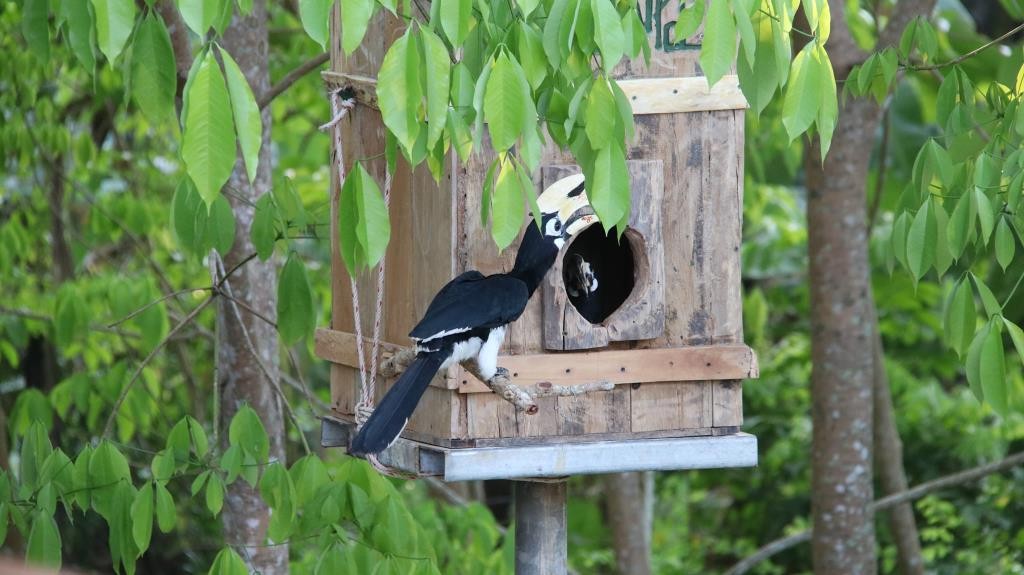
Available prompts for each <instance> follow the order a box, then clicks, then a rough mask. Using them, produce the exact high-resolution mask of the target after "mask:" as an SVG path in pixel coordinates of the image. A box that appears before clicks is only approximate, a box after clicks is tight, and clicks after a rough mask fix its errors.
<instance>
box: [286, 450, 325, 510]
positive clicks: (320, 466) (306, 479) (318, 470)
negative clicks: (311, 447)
mask: <svg viewBox="0 0 1024 575" xmlns="http://www.w3.org/2000/svg"><path fill="white" fill-rule="evenodd" d="M288 475H289V476H291V478H292V484H294V485H295V504H296V506H298V507H302V506H303V505H305V504H306V502H307V501H309V500H310V499H312V498H313V495H314V494H315V493H316V492H317V490H318V489H320V487H321V486H323V485H327V484H328V483H330V482H331V477H330V475H328V473H327V467H326V466H325V465H324V462H323V460H321V459H320V458H319V457H317V456H316V455H312V454H310V455H307V456H305V457H303V458H302V459H300V460H298V461H296V462H295V463H294V464H292V467H291V469H289V470H288Z"/></svg>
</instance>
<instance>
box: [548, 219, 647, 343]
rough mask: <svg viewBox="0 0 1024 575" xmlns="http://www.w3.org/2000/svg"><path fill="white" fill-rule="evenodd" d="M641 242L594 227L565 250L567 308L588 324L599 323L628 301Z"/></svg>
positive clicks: (628, 234)
mask: <svg viewBox="0 0 1024 575" xmlns="http://www.w3.org/2000/svg"><path fill="white" fill-rule="evenodd" d="M642 241H643V239H642V238H641V237H640V235H639V234H638V233H636V231H635V230H632V229H627V230H626V232H625V233H624V234H622V237H621V238H619V237H618V236H617V234H616V233H615V230H612V231H610V232H607V233H606V232H605V231H604V228H603V227H602V226H601V225H599V224H595V225H592V226H590V227H588V228H587V229H585V230H583V231H582V232H580V233H579V234H578V235H577V236H576V237H575V238H574V239H573V241H572V242H571V243H570V244H569V245H568V246H567V247H566V250H565V256H564V257H563V260H562V281H563V282H564V285H565V293H566V295H567V296H568V300H569V303H570V305H572V306H573V308H575V309H576V311H577V312H579V314H580V315H581V316H583V318H584V319H586V320H587V321H588V322H590V323H591V324H601V323H602V322H604V321H605V320H607V319H608V318H609V317H610V316H611V315H612V314H613V313H615V312H616V311H617V310H618V309H619V308H620V307H622V304H624V303H625V302H626V300H627V299H629V296H630V294H632V293H633V288H634V287H635V286H636V284H637V280H638V278H639V276H640V273H639V267H641V266H638V265H637V264H638V263H640V261H641V260H642V259H643V250H642V249H641V246H640V245H637V244H639V243H641V242H642Z"/></svg>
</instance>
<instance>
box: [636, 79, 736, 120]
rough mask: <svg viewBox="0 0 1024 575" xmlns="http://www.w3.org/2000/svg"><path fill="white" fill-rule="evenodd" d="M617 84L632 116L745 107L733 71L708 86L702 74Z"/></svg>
mask: <svg viewBox="0 0 1024 575" xmlns="http://www.w3.org/2000/svg"><path fill="white" fill-rule="evenodd" d="M619 87H620V88H622V91H623V92H624V93H625V94H626V97H627V98H628V99H629V103H630V105H632V107H633V115H634V116H640V115H645V114H678V113H683V112H707V111H712V110H745V109H746V108H748V107H749V105H748V104H747V99H746V98H744V97H743V92H742V91H741V90H740V81H739V78H738V77H737V76H736V75H734V74H730V75H727V76H723V77H722V79H721V80H719V81H718V82H717V83H716V84H715V85H714V86H711V87H709V86H708V82H707V79H706V78H704V77H703V76H693V77H688V78H639V79H634V80H620V81H619Z"/></svg>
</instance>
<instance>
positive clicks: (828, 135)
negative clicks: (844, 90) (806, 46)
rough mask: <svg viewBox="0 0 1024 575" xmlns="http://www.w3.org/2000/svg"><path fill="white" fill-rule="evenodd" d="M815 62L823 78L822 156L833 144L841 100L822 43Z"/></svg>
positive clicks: (820, 113) (819, 136)
mask: <svg viewBox="0 0 1024 575" xmlns="http://www.w3.org/2000/svg"><path fill="white" fill-rule="evenodd" d="M825 6H826V8H825V13H827V12H828V7H827V6H828V5H827V4H825ZM814 62H815V64H816V65H817V67H818V73H817V74H816V75H817V76H818V77H819V78H821V106H820V108H819V109H818V117H817V127H818V139H819V144H820V149H821V157H822V158H824V157H825V156H827V155H828V149H829V147H830V146H831V145H832V133H833V132H835V129H836V122H837V121H838V119H839V100H838V97H837V94H836V78H835V75H833V73H832V62H830V61H829V59H828V52H826V51H825V48H823V47H822V46H821V44H818V45H817V48H816V49H815V50H814Z"/></svg>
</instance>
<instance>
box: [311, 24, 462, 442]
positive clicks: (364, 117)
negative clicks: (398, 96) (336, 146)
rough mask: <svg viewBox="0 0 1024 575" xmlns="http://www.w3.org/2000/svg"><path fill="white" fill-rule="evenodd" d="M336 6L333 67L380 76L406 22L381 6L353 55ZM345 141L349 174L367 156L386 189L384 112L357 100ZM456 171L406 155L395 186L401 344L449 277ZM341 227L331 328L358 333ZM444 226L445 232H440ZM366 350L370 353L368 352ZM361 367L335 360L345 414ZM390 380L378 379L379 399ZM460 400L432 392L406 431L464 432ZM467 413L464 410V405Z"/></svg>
mask: <svg viewBox="0 0 1024 575" xmlns="http://www.w3.org/2000/svg"><path fill="white" fill-rule="evenodd" d="M338 10H339V8H338V6H336V7H335V18H334V20H333V21H332V31H333V33H332V42H331V61H332V70H333V71H335V72H340V73H344V74H357V75H361V76H366V77H371V78H372V77H376V74H377V71H378V69H379V68H380V63H381V61H382V60H383V57H384V54H385V52H386V51H387V48H388V47H389V46H390V45H391V43H392V42H394V40H395V39H397V38H398V37H399V36H400V35H401V34H402V33H403V31H404V22H403V21H402V20H401V19H400V18H397V17H395V16H393V15H391V14H390V13H387V12H386V11H379V12H378V14H377V15H376V16H375V17H374V19H373V21H372V22H371V23H370V26H369V28H368V30H367V33H366V37H365V39H364V41H363V44H362V45H361V46H360V48H359V49H358V50H356V52H355V53H353V54H352V55H351V56H346V55H345V54H344V53H343V52H342V51H341V49H340V45H339V41H340V40H339V39H340V37H341V36H340V34H339V31H340V27H339V25H338V22H339V18H338V12H337V11H338ZM342 128H343V130H342V131H343V138H342V140H343V143H342V145H343V147H344V159H345V167H346V173H347V171H348V170H349V169H351V168H352V166H353V165H354V163H355V162H356V161H359V160H364V159H366V158H373V159H371V160H365V161H364V162H363V165H364V167H366V169H367V170H368V171H369V172H370V173H371V174H372V175H373V176H374V178H375V179H376V180H377V182H378V184H379V185H380V186H381V188H382V189H383V187H384V182H385V160H384V157H383V153H384V131H385V128H384V124H383V121H382V120H381V117H380V112H379V111H378V110H376V109H373V108H371V107H368V106H363V105H357V107H356V108H355V109H354V110H352V111H351V112H350V113H349V115H348V117H347V118H346V119H345V120H343V123H342ZM451 194H452V187H451V174H445V176H444V178H443V179H442V181H441V184H440V185H438V184H437V183H435V182H434V180H433V178H432V176H431V175H430V173H429V171H428V170H427V168H426V166H421V167H419V168H417V169H416V170H410V169H409V166H408V165H407V164H406V163H405V162H404V160H402V159H401V158H400V159H399V161H398V168H397V170H396V172H395V174H394V178H393V181H392V185H391V205H390V215H391V226H392V230H394V231H393V233H392V235H391V242H390V244H389V245H388V251H387V266H386V270H387V274H386V288H385V292H384V314H383V318H382V337H383V339H384V340H385V341H390V342H395V343H397V344H400V345H406V344H408V343H409V340H408V337H407V336H408V333H409V331H410V330H411V329H412V327H413V326H414V325H415V323H416V322H417V321H418V320H419V318H420V317H421V316H422V314H423V312H424V311H426V308H427V305H428V304H429V303H430V299H431V298H432V297H433V295H434V293H435V292H436V290H437V289H438V288H439V287H440V286H442V285H444V283H445V282H447V281H448V280H449V279H451V277H452V270H453V265H452V261H453V260H452V251H453V234H452V232H451V230H452V229H453V221H452V213H453V212H452V195H451ZM338 206H339V203H338V187H337V186H336V185H335V186H334V187H333V188H332V201H331V207H332V212H331V221H332V222H336V221H338V209H339V207H338ZM335 227H336V226H332V294H333V295H332V306H333V309H332V318H331V319H332V321H331V324H332V327H333V328H334V329H337V330H340V331H347V332H352V331H354V325H355V324H354V321H353V310H352V300H351V297H352V295H351V291H350V289H349V278H348V274H347V273H346V270H345V267H344V264H343V262H342V260H341V257H340V252H339V249H338V238H337V230H336V229H334V228H335ZM439 232H440V233H439ZM376 277H377V276H376V271H373V272H371V273H364V274H361V275H360V277H359V278H357V279H358V282H357V284H358V289H359V295H360V303H361V308H362V309H361V319H362V328H363V332H364V335H365V336H367V337H370V335H371V334H372V329H373V313H374V297H375V290H376ZM367 353H368V351H367ZM358 381H359V376H358V370H355V369H352V368H348V367H339V366H334V367H332V369H331V391H332V398H333V400H334V401H333V403H334V408H335V409H336V410H337V411H338V412H339V413H342V414H345V415H351V414H353V413H354V407H355V403H356V401H357V399H358V389H359V387H358ZM392 383H393V382H392V381H380V380H378V383H377V399H378V401H379V399H380V398H381V397H382V396H383V394H384V393H385V392H386V391H387V390H388V389H389V388H390V386H391V384H392ZM462 403H463V402H462V400H460V399H459V398H458V397H457V395H455V394H449V393H446V392H441V391H440V390H437V391H436V392H435V391H434V390H428V392H427V393H426V394H425V395H424V398H423V400H422V402H421V404H420V409H418V410H417V412H416V414H415V415H414V416H413V418H412V419H411V420H410V421H409V425H408V429H410V430H413V431H421V432H423V433H424V434H427V435H436V436H438V437H452V436H464V435H465V431H464V430H465V426H464V425H462V426H461V427H460V422H464V421H465V416H464V413H462V414H460V413H459V410H460V408H461V406H462ZM462 409H463V412H464V408H462Z"/></svg>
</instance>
